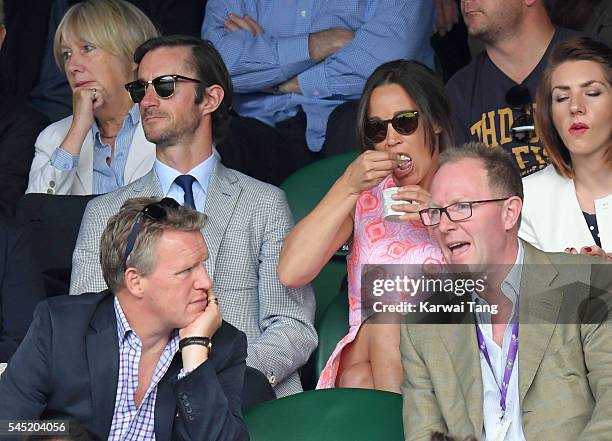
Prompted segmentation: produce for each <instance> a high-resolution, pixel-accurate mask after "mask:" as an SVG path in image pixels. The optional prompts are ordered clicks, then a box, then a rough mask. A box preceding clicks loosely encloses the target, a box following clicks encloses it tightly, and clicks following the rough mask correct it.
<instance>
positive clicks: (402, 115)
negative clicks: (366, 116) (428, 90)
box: [364, 110, 419, 143]
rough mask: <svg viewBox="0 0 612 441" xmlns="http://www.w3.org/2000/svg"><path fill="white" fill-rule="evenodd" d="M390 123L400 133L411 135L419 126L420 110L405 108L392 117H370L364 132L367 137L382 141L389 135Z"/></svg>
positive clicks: (371, 139) (375, 141)
mask: <svg viewBox="0 0 612 441" xmlns="http://www.w3.org/2000/svg"><path fill="white" fill-rule="evenodd" d="M389 123H391V126H393V129H394V130H395V131H396V132H397V133H399V134H400V135H411V134H412V133H414V132H415V131H416V129H417V127H419V112H418V111H416V110H403V111H401V112H399V113H398V114H397V115H394V116H393V118H391V119H385V120H381V119H370V120H368V121H366V123H365V128H364V133H365V136H366V138H368V139H369V140H370V141H372V142H374V143H378V142H381V141H382V140H384V139H385V138H386V137H387V128H388V127H389Z"/></svg>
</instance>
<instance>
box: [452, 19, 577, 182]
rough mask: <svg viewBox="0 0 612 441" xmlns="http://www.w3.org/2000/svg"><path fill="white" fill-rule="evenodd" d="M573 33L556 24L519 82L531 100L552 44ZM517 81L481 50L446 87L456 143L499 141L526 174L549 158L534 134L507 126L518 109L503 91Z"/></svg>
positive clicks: (546, 162)
mask: <svg viewBox="0 0 612 441" xmlns="http://www.w3.org/2000/svg"><path fill="white" fill-rule="evenodd" d="M576 34H577V32H575V31H572V30H569V29H563V28H556V31H555V34H554V36H553V39H552V40H551V42H550V44H549V46H548V49H547V50H546V53H545V54H544V56H543V57H542V59H541V60H540V62H539V63H538V65H537V66H536V67H535V69H533V71H532V72H531V73H530V74H529V75H528V76H527V78H525V81H523V83H522V84H523V85H524V86H525V87H527V89H529V93H530V94H531V98H532V100H535V96H536V90H537V87H538V83H539V81H540V77H541V75H542V72H543V71H544V69H545V68H546V64H547V62H548V56H549V53H550V51H551V50H552V48H553V47H554V45H555V44H556V43H557V42H559V41H561V40H564V39H566V38H568V37H571V36H573V35H576ZM516 85H517V83H516V82H515V81H514V80H512V79H511V78H509V77H508V76H507V75H506V74H505V73H504V72H502V71H501V70H500V69H499V68H498V67H497V66H496V65H495V64H494V63H493V62H492V61H491V59H490V58H489V56H488V55H487V53H486V51H483V52H481V53H480V54H478V55H477V56H476V57H475V58H474V59H473V60H472V62H471V63H470V64H468V65H467V66H466V67H464V68H463V69H461V70H460V71H459V72H457V73H456V74H455V75H454V76H453V77H452V78H451V79H450V80H449V81H448V84H447V86H446V89H447V92H448V94H449V97H450V99H451V104H452V107H453V115H454V119H455V120H454V123H455V141H456V143H457V144H458V145H460V144H463V143H465V142H469V141H481V142H484V143H485V144H489V145H492V146H493V145H501V146H502V147H503V148H504V149H505V150H507V151H508V152H509V153H511V154H512V156H513V158H514V160H515V161H516V164H517V166H518V168H519V170H520V171H521V175H523V176H527V175H528V174H531V173H533V172H535V171H537V170H540V169H542V168H544V167H546V165H547V164H548V160H547V157H546V153H545V152H544V149H543V147H542V142H541V141H540V139H539V138H538V136H537V135H535V136H533V137H532V138H531V139H529V141H528V142H517V141H515V140H514V139H512V134H511V132H510V127H511V126H512V123H513V121H514V118H515V117H518V113H517V111H516V110H515V111H514V114H513V110H512V109H511V108H510V106H509V105H508V104H507V103H506V93H507V92H508V90H509V89H510V88H512V87H514V86H516Z"/></svg>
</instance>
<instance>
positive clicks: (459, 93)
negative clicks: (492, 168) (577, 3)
mask: <svg viewBox="0 0 612 441" xmlns="http://www.w3.org/2000/svg"><path fill="white" fill-rule="evenodd" d="M461 13H462V14H463V18H464V20H465V23H466V25H467V28H468V32H469V33H470V35H472V36H473V37H475V38H478V39H479V40H481V41H482V42H483V43H484V44H485V50H484V51H483V52H481V53H480V54H478V55H477V56H476V57H475V58H474V59H473V60H472V62H471V63H470V64H469V65H467V66H466V67H464V68H463V69H461V70H460V71H459V72H457V73H456V74H455V75H454V76H453V77H452V78H451V79H450V80H449V81H448V84H447V91H448V94H449V96H450V99H451V103H452V105H453V113H454V118H455V141H456V143H457V144H462V143H464V142H467V141H476V140H477V141H482V142H484V143H486V144H489V145H492V146H493V145H501V146H502V147H503V148H504V149H505V150H507V151H508V152H510V153H511V154H512V156H513V157H514V159H515V161H516V164H517V166H518V168H519V170H520V171H521V174H522V175H523V176H526V175H528V174H530V173H533V172H535V171H537V170H540V169H542V168H544V167H545V166H546V164H547V162H548V161H547V157H546V153H545V151H544V149H543V147H542V143H541V141H540V139H539V138H538V136H537V134H536V133H535V131H534V130H533V128H532V127H530V126H532V125H533V122H532V121H533V115H532V113H533V107H535V103H533V100H535V94H536V89H537V86H538V82H539V80H540V76H541V75H542V72H543V71H544V69H545V67H546V63H547V59H548V53H549V51H550V50H551V49H552V47H553V46H554V45H555V44H556V43H557V42H558V41H560V40H563V39H564V38H567V37H569V36H571V35H574V34H575V32H574V31H570V30H567V29H563V28H555V27H554V26H553V25H552V23H551V21H550V19H549V17H548V15H547V12H546V9H545V7H544V4H543V1H542V0H536V1H535V2H534V3H533V4H531V5H526V4H525V2H523V1H521V0H507V1H503V2H500V1H498V0H473V1H470V0H466V1H463V2H461ZM532 104H533V106H532Z"/></svg>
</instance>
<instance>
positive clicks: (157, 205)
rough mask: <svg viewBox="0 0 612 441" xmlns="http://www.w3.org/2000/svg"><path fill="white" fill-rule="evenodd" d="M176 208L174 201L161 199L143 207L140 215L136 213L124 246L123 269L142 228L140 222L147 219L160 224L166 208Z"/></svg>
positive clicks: (165, 213) (176, 204)
mask: <svg viewBox="0 0 612 441" xmlns="http://www.w3.org/2000/svg"><path fill="white" fill-rule="evenodd" d="M178 207H180V204H179V203H178V202H176V201H175V200H174V199H172V198H163V199H162V200H161V201H159V202H154V203H152V204H149V205H147V206H145V207H144V208H143V209H142V210H140V213H138V216H136V220H135V221H134V225H132V230H131V231H130V235H129V237H128V242H127V245H126V246H125V253H123V267H124V268H127V260H128V257H130V253H131V252H132V250H133V249H134V244H135V243H136V238H137V237H138V232H139V231H140V228H142V222H143V220H144V218H148V219H150V220H152V221H154V222H161V221H163V220H164V219H166V217H167V216H168V213H167V211H166V208H171V209H175V208H178Z"/></svg>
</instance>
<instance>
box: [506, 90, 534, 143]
mask: <svg viewBox="0 0 612 441" xmlns="http://www.w3.org/2000/svg"><path fill="white" fill-rule="evenodd" d="M506 102H507V103H508V105H509V106H510V107H511V108H512V110H516V111H517V113H518V115H517V117H516V118H515V119H514V121H513V122H512V126H511V127H510V133H511V134H512V139H514V140H515V141H516V142H525V141H527V140H528V139H530V138H532V137H534V136H535V125H534V122H533V102H532V101H531V94H530V93H529V89H527V88H526V87H525V86H523V85H522V84H517V85H516V86H513V87H511V88H510V89H508V92H506Z"/></svg>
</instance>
